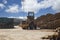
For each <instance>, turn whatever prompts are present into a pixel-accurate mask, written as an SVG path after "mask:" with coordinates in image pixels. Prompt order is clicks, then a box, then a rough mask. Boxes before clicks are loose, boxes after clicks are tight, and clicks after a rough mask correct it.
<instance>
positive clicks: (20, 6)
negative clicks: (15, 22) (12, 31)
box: [0, 0, 60, 18]
mask: <svg viewBox="0 0 60 40" xmlns="http://www.w3.org/2000/svg"><path fill="white" fill-rule="evenodd" d="M59 6H60V0H0V17H12V18H13V17H16V18H18V17H19V18H24V17H26V16H27V13H28V12H30V11H33V12H34V13H35V17H38V16H41V15H45V14H47V13H52V14H54V13H56V12H60V7H59Z"/></svg>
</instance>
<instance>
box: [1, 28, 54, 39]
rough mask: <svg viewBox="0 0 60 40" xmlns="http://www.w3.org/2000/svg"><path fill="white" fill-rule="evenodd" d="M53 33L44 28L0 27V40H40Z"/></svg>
mask: <svg viewBox="0 0 60 40" xmlns="http://www.w3.org/2000/svg"><path fill="white" fill-rule="evenodd" d="M53 34H54V32H52V31H46V30H45V31H42V30H20V29H0V40H42V39H41V37H44V36H47V35H53Z"/></svg>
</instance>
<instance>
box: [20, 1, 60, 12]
mask: <svg viewBox="0 0 60 40" xmlns="http://www.w3.org/2000/svg"><path fill="white" fill-rule="evenodd" d="M21 3H22V10H23V11H24V12H28V11H34V12H37V11H39V10H41V9H46V8H49V7H51V8H52V9H53V10H56V11H60V0H43V1H41V2H39V3H38V0H24V1H22V2H21Z"/></svg>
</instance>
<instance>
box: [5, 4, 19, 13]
mask: <svg viewBox="0 0 60 40" xmlns="http://www.w3.org/2000/svg"><path fill="white" fill-rule="evenodd" d="M19 9H20V8H19V5H11V6H8V8H7V9H6V10H5V11H6V12H9V13H18V12H19Z"/></svg>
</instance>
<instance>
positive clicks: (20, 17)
mask: <svg viewBox="0 0 60 40" xmlns="http://www.w3.org/2000/svg"><path fill="white" fill-rule="evenodd" d="M8 18H18V19H24V20H26V19H27V17H22V16H19V17H13V16H10V17H8Z"/></svg>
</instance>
